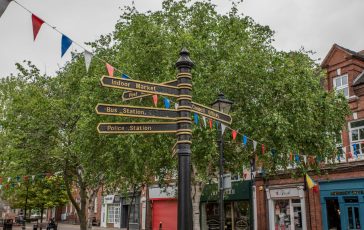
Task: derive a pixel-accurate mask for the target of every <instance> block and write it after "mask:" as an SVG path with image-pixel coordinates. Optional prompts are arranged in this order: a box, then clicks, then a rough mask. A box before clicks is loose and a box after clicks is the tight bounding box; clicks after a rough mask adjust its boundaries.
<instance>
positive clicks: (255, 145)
mask: <svg viewBox="0 0 364 230" xmlns="http://www.w3.org/2000/svg"><path fill="white" fill-rule="evenodd" d="M257 144H258V143H257V142H256V141H253V148H254V151H255V150H256V149H257Z"/></svg>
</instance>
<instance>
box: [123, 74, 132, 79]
mask: <svg viewBox="0 0 364 230" xmlns="http://www.w3.org/2000/svg"><path fill="white" fill-rule="evenodd" d="M121 78H123V79H130V77H129V76H128V75H126V74H125V73H123V74H121Z"/></svg>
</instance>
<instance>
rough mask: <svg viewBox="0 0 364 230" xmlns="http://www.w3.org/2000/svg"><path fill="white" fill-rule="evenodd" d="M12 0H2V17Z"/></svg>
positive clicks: (0, 11) (0, 13)
mask: <svg viewBox="0 0 364 230" xmlns="http://www.w3.org/2000/svg"><path fill="white" fill-rule="evenodd" d="M10 2H11V0H0V17H1V15H3V13H4V12H5V10H6V8H7V7H8V5H9V3H10Z"/></svg>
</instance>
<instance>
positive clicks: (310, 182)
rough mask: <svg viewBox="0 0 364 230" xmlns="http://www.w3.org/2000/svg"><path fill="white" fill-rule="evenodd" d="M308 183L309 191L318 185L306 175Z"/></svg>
mask: <svg viewBox="0 0 364 230" xmlns="http://www.w3.org/2000/svg"><path fill="white" fill-rule="evenodd" d="M306 182H307V186H308V188H309V189H311V188H313V187H314V186H315V185H316V183H315V182H314V181H313V180H312V178H311V177H310V176H309V175H308V174H307V173H306Z"/></svg>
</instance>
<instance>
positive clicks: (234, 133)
mask: <svg viewBox="0 0 364 230" xmlns="http://www.w3.org/2000/svg"><path fill="white" fill-rule="evenodd" d="M237 134H238V132H237V131H236V130H233V131H232V132H231V135H232V137H233V140H235V139H236V135H237Z"/></svg>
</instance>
